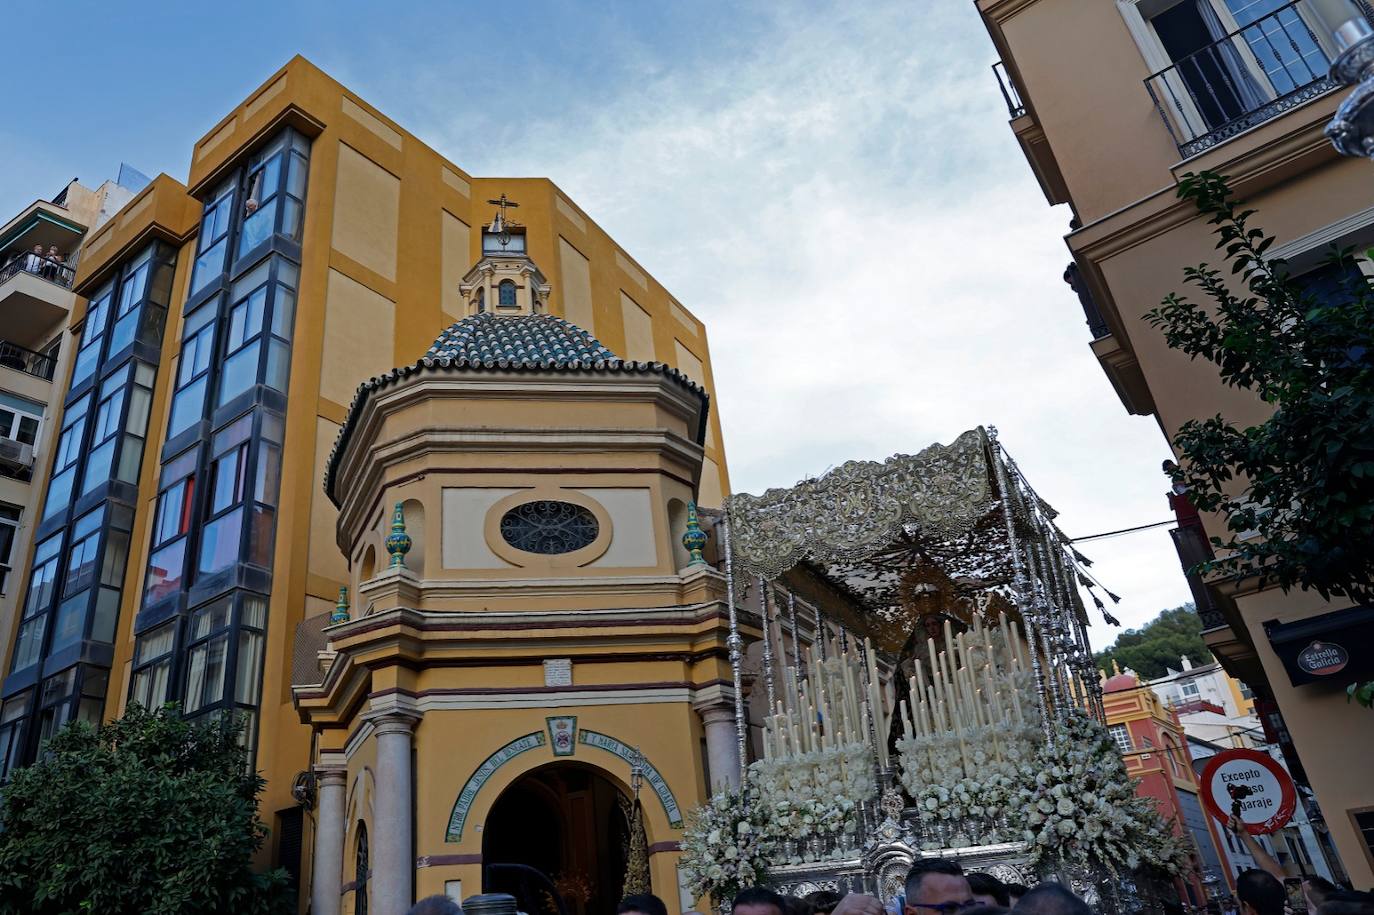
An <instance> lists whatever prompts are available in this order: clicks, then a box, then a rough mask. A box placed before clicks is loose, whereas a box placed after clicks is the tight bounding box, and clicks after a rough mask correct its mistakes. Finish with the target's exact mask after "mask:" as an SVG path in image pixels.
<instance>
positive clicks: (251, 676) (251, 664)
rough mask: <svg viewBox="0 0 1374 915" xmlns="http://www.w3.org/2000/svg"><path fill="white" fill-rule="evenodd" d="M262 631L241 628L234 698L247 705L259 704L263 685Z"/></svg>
mask: <svg viewBox="0 0 1374 915" xmlns="http://www.w3.org/2000/svg"><path fill="white" fill-rule="evenodd" d="M263 641H264V639H263V636H262V633H261V632H253V631H252V630H249V629H241V630H239V655H238V660H237V663H236V664H235V667H234V700H235V701H236V702H242V703H244V704H245V705H257V704H258V695H259V690H260V689H261V686H262V646H263Z"/></svg>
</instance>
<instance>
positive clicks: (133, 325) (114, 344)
mask: <svg viewBox="0 0 1374 915" xmlns="http://www.w3.org/2000/svg"><path fill="white" fill-rule="evenodd" d="M141 313H142V311H141V310H138V311H131V312H129V313H128V314H127V315H125V316H124V317H122V318H120V319H119V320H118V321H116V322H115V326H114V330H113V331H111V332H110V354H111V355H113V354H115V353H117V352H119V351H120V350H122V349H123V348H124V347H126V346H128V345H129V344H130V343H133V342H134V332H135V331H136V330H138V318H139V315H140V314H141Z"/></svg>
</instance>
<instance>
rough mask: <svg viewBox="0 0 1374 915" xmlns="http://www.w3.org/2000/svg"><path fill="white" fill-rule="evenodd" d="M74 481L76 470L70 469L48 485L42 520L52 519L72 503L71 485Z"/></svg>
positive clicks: (54, 478)
mask: <svg viewBox="0 0 1374 915" xmlns="http://www.w3.org/2000/svg"><path fill="white" fill-rule="evenodd" d="M75 479H76V468H75V467H70V468H68V469H67V470H65V471H64V472H62V473H59V474H58V475H57V476H55V477H53V478H52V480H51V482H49V483H48V500H47V501H46V502H45V503H44V504H43V520H44V521H46V520H48V519H49V518H52V517H54V516H55V515H56V514H57V513H58V512H60V511H63V510H64V509H66V507H67V506H68V505H70V504H71V502H72V483H73V481H74V480H75Z"/></svg>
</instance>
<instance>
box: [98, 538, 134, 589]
mask: <svg viewBox="0 0 1374 915" xmlns="http://www.w3.org/2000/svg"><path fill="white" fill-rule="evenodd" d="M128 567H129V535H128V533H127V532H124V531H111V532H109V533H108V534H106V535H105V557H104V558H103V559H102V560H101V562H100V583H101V584H102V585H108V586H109V587H111V588H121V587H123V586H124V573H125V572H126V571H127V570H128Z"/></svg>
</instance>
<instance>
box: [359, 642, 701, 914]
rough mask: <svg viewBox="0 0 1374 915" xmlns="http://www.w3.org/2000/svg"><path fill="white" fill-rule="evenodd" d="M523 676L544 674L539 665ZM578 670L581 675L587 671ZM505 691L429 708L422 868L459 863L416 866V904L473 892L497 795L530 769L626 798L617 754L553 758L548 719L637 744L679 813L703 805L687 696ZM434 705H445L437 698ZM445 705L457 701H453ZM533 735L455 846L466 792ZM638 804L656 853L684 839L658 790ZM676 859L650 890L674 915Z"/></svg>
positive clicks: (421, 748) (420, 740)
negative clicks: (593, 698) (509, 697)
mask: <svg viewBox="0 0 1374 915" xmlns="http://www.w3.org/2000/svg"><path fill="white" fill-rule="evenodd" d="M521 669H522V668H514V670H521ZM524 670H525V671H526V672H527V673H528V671H529V670H534V671H536V672H539V668H538V667H534V668H524ZM578 670H579V672H580V670H581V668H578ZM512 679H515V678H512ZM518 679H519V681H521V682H520V684H519V688H522V689H526V690H528V689H531V687H530V686H529V685H528V684H527V683H525V682H523V681H527V680H528V679H529V678H528V677H527V676H525V677H519V678H518ZM503 685H505V683H502V682H491V681H488V682H487V687H486V688H487V689H489V690H490V692H489V693H488V694H487V696H486V699H487V700H488V702H489V703H490V704H491V705H494V706H498V707H490V708H485V709H462V710H430V711H427V712H426V713H425V716H424V719H423V720H422V722H421V723H420V724H419V725H418V726H417V728H416V730H415V756H416V796H417V801H418V802H417V805H416V849H415V851H416V855H417V857H419V858H421V859H422V860H423V859H424V858H425V857H426V856H428V857H429V859H430V861H431V862H439V861H444V862H452V861H453V859H455V858H459V859H460V860H461V861H462V862H463V863H442V864H440V863H432V864H431V866H429V867H421V868H418V869H417V871H416V895H417V897H418V898H423V897H424V896H426V895H430V894H433V893H442V892H443V891H444V883H445V881H446V880H462V881H463V892H464V894H469V893H472V892H476V891H477V889H476V888H477V887H478V886H479V885H480V882H481V864H482V863H485V862H480V861H477V860H473V858H475V857H476V856H480V855H481V854H482V832H481V827H482V826H483V825H484V822H485V820H486V817H487V814H488V813H489V812H490V810H491V807H492V805H493V804H494V803H495V802H496V800H497V798H498V797H500V795H501V792H502V791H503V790H504V789H506V788H507V787H509V786H510V785H511V784H513V783H514V782H515V781H516V780H518V779H519V778H520V777H521V776H522V775H524V774H526V773H528V772H530V771H532V770H535V769H537V768H540V767H542V766H546V765H550V764H559V763H569V762H571V763H574V764H578V765H585V766H589V767H592V768H594V769H596V770H598V771H600V773H601V774H603V775H605V776H606V777H608V778H610V779H611V780H612V781H613V782H615V783H616V784H617V786H618V787H619V788H620V790H621V791H622V792H624V793H626V794H628V793H629V782H630V771H629V770H630V767H629V764H628V763H627V762H626V761H625V760H624V759H622V758H620V757H619V756H617V755H615V754H614V753H612V752H609V751H607V750H604V749H600V748H598V747H595V746H590V745H586V744H581V743H574V744H573V746H572V753H571V755H569V756H555V755H554V751H553V748H552V745H551V742H550V740H549V736H548V735H549V723H548V721H547V719H548V718H549V717H551V716H575V717H576V719H577V727H578V729H579V730H580V731H581V730H590V731H593V732H596V733H599V734H605V735H607V736H610V737H612V738H615V739H617V740H619V741H621V742H622V743H625V744H627V745H631V746H638V747H639V748H640V750H641V751H642V752H643V753H644V754H645V756H646V757H647V759H648V761H649V763H650V764H651V765H653V766H654V767H655V768H656V769H657V770H658V772H659V773H660V774H661V775H662V777H663V779H664V781H665V783H666V784H667V786H668V788H669V789H670V790H671V792H672V795H673V799H674V800H675V802H676V804H677V807H678V809H679V810H680V811H681V814H685V812H686V811H687V810H689V809H691V808H692V807H694V806H695V805H697V804H699V803H700V802H701V801H702V800H703V799H704V784H705V782H704V774H703V771H702V763H701V752H700V742H701V739H702V735H701V726H700V720H699V718H698V717H697V715H696V714H695V712H693V711H692V708H691V705H690V702H689V701H687V699H686V698H685V696H684V697H683V698H681V699H678V700H676V701H671V702H667V703H660V702H655V703H643V702H629V703H628V704H611V703H622V702H625V701H626V699H625V698H624V697H621V696H617V695H615V694H603V697H602V698H600V699H598V700H597V701H598V702H601V703H604V704H597V705H588V704H578V703H576V702H570V701H567V700H565V699H561V698H558V697H556V696H551V697H549V698H547V699H545V700H544V704H543V705H541V706H540V707H535V708H514V707H511V705H510V704H508V703H503V702H501V698H502V696H503V694H502V693H501V691H500V687H501V686H503ZM511 688H516V684H515V683H512V684H511ZM534 688H535V689H539V687H534ZM422 701H423V700H422ZM434 701H442V700H441V699H440V698H439V697H435V698H434ZM449 701H453V697H450V699H449ZM527 734H539V735H542V737H543V739H544V743H543V745H542V746H538V747H536V748H534V749H530V750H527V751H525V752H522V753H520V754H518V755H516V756H514V757H512V758H511V759H510V760H509V761H508V762H505V763H504V764H503V765H501V766H500V768H498V769H496V771H495V772H494V773H493V774H492V775H491V776H490V778H489V779H488V780H487V781H486V782H485V783H484V784H483V785H482V787H481V789H480V791H478V792H477V794H476V795H475V797H474V798H473V799H472V802H471V806H470V807H469V808H468V811H467V817H466V821H465V824H464V828H463V831H462V835H461V837H458V838H457V839H456V841H451V840H450V836H449V835H448V830H449V826H450V818H451V817H452V814H453V812H454V805H455V802H456V801H457V800H458V798H459V795H460V793H461V792H462V790H463V788H464V785H465V784H466V783H467V782H468V780H469V778H470V777H471V776H472V775H473V773H474V772H475V771H476V770H477V769H478V767H480V766H481V765H482V764H483V762H484V761H485V760H486V759H487V758H488V757H490V756H491V755H492V754H494V753H496V752H497V751H499V750H500V749H501V748H502V747H504V746H506V745H508V744H510V743H511V742H512V741H514V740H516V739H518V738H520V737H522V736H524V735H527ZM351 767H352V763H351V762H350V768H351ZM640 798H641V801H642V803H643V806H644V810H645V815H646V824H645V829H646V832H647V834H648V840H649V844H650V846H651V847H653V846H654V845H655V843H660V842H677V841H679V840H680V839H681V837H682V831H681V828H680V827H675V826H673V825H670V822H669V819H668V815H667V814H666V812H665V807H664V804H663V803H662V802H661V801H660V800H659V798H658V797H657V796H656V795H655V794H654V793H653V790H652V789H651V788H649V787H648V786H647V785H646V786H644V787H643V788H642V789H641V793H640ZM681 814H680V815H681ZM460 856H461V857H460ZM677 857H678V853H677V852H676V851H670V850H662V851H659V852H657V853H656V854H654V855H653V857H652V858H651V872H652V875H653V882H654V891H655V892H656V893H657V894H658V895H659V896H661V897H662V898H663V899H664V900H665V901H666V902H667V903H668V905H669V910H670V911H676V910H677V909H678V904H677V903H678V889H677V878H676V871H675V867H674V865H675V862H676V859H677Z"/></svg>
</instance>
